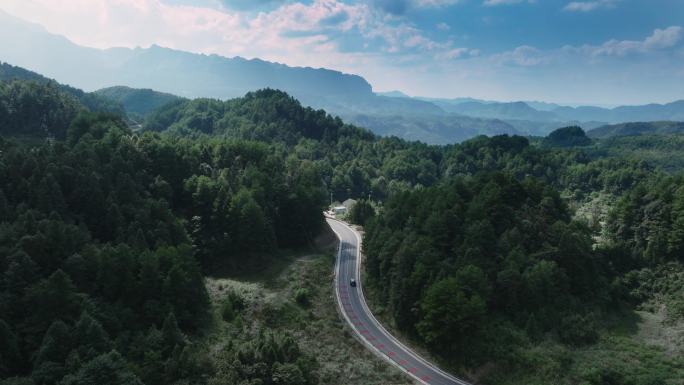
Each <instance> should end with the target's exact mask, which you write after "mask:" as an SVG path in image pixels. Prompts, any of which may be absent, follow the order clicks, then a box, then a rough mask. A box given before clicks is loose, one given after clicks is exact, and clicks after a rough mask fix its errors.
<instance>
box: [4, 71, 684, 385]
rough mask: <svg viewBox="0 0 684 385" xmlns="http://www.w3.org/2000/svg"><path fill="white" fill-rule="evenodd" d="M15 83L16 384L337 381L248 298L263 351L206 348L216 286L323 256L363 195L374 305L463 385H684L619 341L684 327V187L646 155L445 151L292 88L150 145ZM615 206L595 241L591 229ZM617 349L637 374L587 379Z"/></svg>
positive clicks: (157, 122) (189, 121)
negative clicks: (306, 98)
mask: <svg viewBox="0 0 684 385" xmlns="http://www.w3.org/2000/svg"><path fill="white" fill-rule="evenodd" d="M2 68H3V69H4V71H5V72H4V73H9V74H10V75H7V76H5V77H4V78H3V79H5V80H3V81H2V82H0V91H1V92H0V136H2V138H1V139H0V257H2V258H1V259H0V272H1V273H2V274H1V275H0V383H2V384H3V385H6V384H88V383H93V382H98V383H101V384H138V383H145V384H170V383H178V384H188V383H198V384H203V383H211V384H219V383H226V382H228V383H239V384H258V383H262V384H292V385H294V384H302V383H306V384H315V383H317V382H318V381H319V379H318V377H317V375H316V373H318V371H319V370H323V369H320V368H325V363H324V362H319V361H317V360H318V359H320V357H319V358H317V357H315V356H314V357H312V356H310V355H308V354H305V353H303V350H302V349H300V346H299V345H298V344H299V342H298V341H297V340H295V339H294V338H293V337H292V336H291V335H289V334H283V333H280V332H278V331H277V330H272V329H271V327H273V328H274V327H275V326H273V325H277V324H278V322H276V321H277V320H274V318H277V317H279V315H282V316H283V317H287V314H289V313H287V312H286V311H283V313H277V312H275V313H268V311H267V310H264V309H260V311H262V312H263V314H262V313H259V314H261V315H262V316H263V318H264V319H266V320H267V325H270V326H269V327H262V326H260V325H261V324H258V323H254V324H252V323H250V322H249V321H250V320H248V319H243V318H240V317H237V318H236V319H239V320H240V321H234V320H233V318H234V317H233V315H234V314H235V313H239V312H240V311H242V309H244V307H245V306H246V305H245V303H244V299H243V298H241V297H239V296H236V295H233V294H230V295H229V296H228V300H227V302H225V303H223V304H222V305H221V306H222V307H221V317H222V318H223V320H224V321H225V322H234V323H235V325H239V326H235V327H236V328H239V334H240V338H243V339H244V338H247V337H246V336H248V337H249V341H251V342H249V343H247V342H244V343H240V345H239V346H236V345H233V344H232V343H229V344H227V345H226V346H223V347H222V349H223V350H221V351H220V352H218V353H217V352H215V351H211V350H210V349H209V348H208V347H207V346H206V345H203V344H201V343H198V341H201V340H202V338H203V336H204V333H206V331H207V330H214V329H212V328H214V327H215V326H214V325H212V324H211V323H212V322H213V321H212V320H215V317H214V313H213V308H212V305H210V301H209V298H210V297H209V295H208V293H207V289H206V285H205V280H204V276H207V275H209V276H224V275H226V274H230V273H232V272H238V271H241V270H243V269H246V268H249V267H251V268H252V269H257V270H259V269H261V270H266V268H267V266H269V265H270V264H277V263H278V262H279V261H278V258H279V256H280V255H282V251H283V250H285V249H290V250H291V249H298V248H304V247H307V246H309V245H311V244H312V243H313V240H314V238H315V237H316V236H317V235H318V234H319V233H320V232H321V230H322V229H323V225H324V222H323V217H322V214H321V212H322V211H323V210H324V208H325V207H326V205H327V203H328V200H329V199H330V198H332V199H334V200H340V201H342V200H345V199H347V198H354V199H359V198H362V199H361V200H360V203H359V204H358V205H357V206H356V207H355V209H354V210H352V213H351V217H350V218H351V219H352V220H354V221H357V222H359V223H362V224H365V225H366V231H367V235H366V238H365V240H364V246H365V250H366V254H367V258H368V259H367V261H368V263H367V273H368V280H369V281H368V286H369V287H370V288H371V289H373V290H372V292H371V293H372V294H373V301H374V302H375V303H376V304H379V305H380V306H381V307H382V308H384V309H385V310H386V315H387V316H389V317H390V319H391V320H392V321H393V323H394V324H396V326H397V327H398V328H399V330H401V331H403V332H404V333H406V335H408V336H409V337H410V338H413V339H414V340H415V342H416V343H418V344H421V345H423V346H425V347H427V348H428V349H430V350H431V352H432V353H434V354H436V355H437V356H438V357H439V358H440V359H441V360H442V362H444V363H446V364H447V366H448V367H449V368H451V369H454V370H457V371H458V372H459V373H460V372H461V371H464V372H467V373H473V372H475V371H484V372H486V373H484V375H481V374H478V376H479V377H480V378H483V379H485V380H486V381H485V383H491V384H496V383H502V384H504V383H509V384H522V383H525V384H530V383H540V384H541V383H550V382H553V383H559V384H570V383H586V384H592V385H598V384H605V383H611V384H625V385H627V384H630V385H646V384H651V385H652V384H675V383H676V382H673V381H675V380H676V379H677V376H681V375H682V371H683V369H682V368H684V363H683V362H681V359H680V358H677V357H680V356H679V355H677V354H674V355H673V356H672V357H673V358H672V357H670V358H667V359H666V358H663V357H665V356H664V355H665V353H663V352H662V351H660V350H652V348H651V347H650V346H647V345H646V344H645V343H643V342H634V341H633V340H629V342H624V340H619V339H615V338H617V337H615V336H614V335H612V334H606V333H611V330H613V329H611V325H610V322H609V320H615V319H617V320H625V319H629V317H631V316H630V315H633V314H634V313H633V310H634V309H640V310H644V311H652V312H655V310H653V309H658V308H663V309H667V310H666V311H667V317H668V318H667V319H668V320H669V321H668V322H675V323H676V322H680V321H681V320H682V314H684V313H682V310H681V309H682V304H681V294H682V290H683V289H682V286H681V285H680V284H679V283H678V279H679V278H678V277H681V274H682V273H681V272H682V271H684V269H682V268H681V253H682V250H684V246H683V245H684V243H683V242H684V241H683V240H684V236H681V234H680V233H682V223H680V222H682V218H681V217H682V216H683V215H684V211H682V210H683V207H684V201H683V200H682V199H684V198H682V194H681V190H682V187H681V186H682V178H681V176H677V175H671V174H670V173H671V172H673V171H676V170H677V169H663V168H661V167H660V166H661V164H659V163H657V162H645V161H642V160H641V159H639V157H638V156H635V152H634V151H635V149H639V148H641V147H640V144H639V143H640V142H639V143H637V142H629V143H630V145H631V146H632V147H630V149H629V150H627V149H625V150H622V149H621V150H619V151H614V152H609V151H607V150H606V147H602V146H603V144H602V143H604V142H601V141H598V142H592V140H590V139H589V138H587V137H586V136H585V134H584V132H583V131H582V130H581V129H580V128H578V127H568V128H562V129H559V130H557V131H556V132H554V133H553V134H552V135H550V136H549V137H548V138H545V139H528V138H524V137H520V136H508V135H501V136H493V137H484V136H479V137H476V138H474V139H471V140H468V141H465V142H463V143H461V144H458V145H449V146H431V145H427V144H424V143H420V142H408V141H405V140H402V139H398V138H395V137H379V136H376V135H374V134H372V133H371V132H369V131H367V130H365V129H361V128H358V127H355V126H352V125H349V124H345V123H344V122H343V121H342V120H341V119H340V118H336V117H332V116H330V115H328V114H327V113H326V112H325V111H322V110H314V109H311V108H305V107H302V105H301V104H300V103H299V102H298V101H297V100H295V99H294V98H292V97H291V96H289V95H288V94H286V93H284V92H282V91H277V90H271V89H265V90H260V91H255V92H251V93H248V94H247V95H245V97H242V98H238V99H232V100H228V101H220V100H214V99H195V100H185V99H179V100H175V101H172V102H171V103H166V104H164V105H163V106H161V107H160V108H158V109H156V110H155V111H154V112H152V113H150V114H149V115H148V116H147V118H146V119H145V121H144V123H143V126H142V129H141V130H138V129H136V130H135V131H133V130H132V129H131V128H130V127H129V126H128V124H127V123H126V121H125V118H124V117H123V116H122V115H123V112H122V111H121V110H120V109H118V110H117V109H107V108H105V109H104V110H105V111H109V112H102V110H100V109H99V108H96V107H93V106H91V105H90V106H89V105H88V104H87V103H86V102H84V100H85V99H84V98H83V95H89V94H86V93H82V94H81V93H79V92H80V91H78V90H76V91H70V90H69V89H68V88H65V87H63V86H61V85H59V84H57V83H55V82H52V81H49V80H45V79H43V78H40V77H37V76H39V75H35V74H31V73H29V72H27V71H24V70H21V69H19V68H17V67H7V66H4V67H2ZM3 76H4V75H3ZM79 95H81V96H79ZM140 97H143V96H140ZM150 103H152V102H150ZM153 104H154V103H153ZM160 104H161V103H160ZM113 105H117V104H116V103H114V104H113ZM26 138H32V139H33V140H26ZM46 138H49V139H50V140H45V139H46ZM659 143H660V142H659ZM671 151H673V153H676V152H677V149H676V148H671ZM599 198H600V199H599ZM597 201H598V202H601V204H602V206H601V207H600V209H601V210H603V211H606V212H607V214H602V213H599V214H597V215H596V218H595V219H596V220H594V221H589V220H587V218H585V217H584V216H583V215H582V214H581V211H580V210H578V211H577V212H575V211H574V210H573V209H571V207H572V208H578V207H579V208H584V207H585V206H587V205H589V204H594V203H596V202H597ZM601 210H598V211H601ZM364 283H365V282H364ZM302 286H306V284H305V283H303V284H302ZM300 289H301V290H300ZM304 289H305V287H299V288H298V289H297V293H299V294H296V297H297V298H300V299H298V300H297V303H299V305H298V306H300V305H301V307H302V309H306V307H305V305H306V291H305V290H304ZM302 293H304V294H302ZM306 311H307V310H302V314H303V313H306ZM649 314H650V313H649ZM653 314H655V313H653ZM308 317H309V318H308V319H309V320H310V319H313V318H315V317H316V315H315V314H313V313H311V314H310V315H309V316H308ZM282 321H283V322H285V323H287V322H291V320H289V319H285V320H282ZM238 322H239V323H238ZM297 322H300V321H297ZM301 322H304V321H301ZM663 325H665V324H663ZM663 325H661V327H663V328H665V327H667V326H663ZM236 333H238V332H236ZM236 335H237V334H236ZM607 336H608V337H607ZM628 343H629V345H625V344H628ZM611 349H613V350H615V351H619V352H621V353H620V354H625V355H630V357H632V359H633V360H632V361H629V360H628V359H627V358H624V356H620V357H623V358H624V359H622V358H621V360H622V361H624V362H628V361H629V362H632V363H633V364H632V365H631V366H629V367H627V366H625V364H624V363H623V364H620V365H617V364H612V365H608V364H607V363H605V362H600V363H597V364H595V365H594V366H590V368H587V367H586V366H584V365H587V364H585V362H586V361H590V358H588V357H589V356H588V355H587V354H588V353H586V352H587V351H598V352H610V351H611ZM673 349H674V351H675V352H679V351H680V350H677V349H680V348H679V347H675V348H673ZM549 352H551V353H549ZM597 354H604V353H597ZM605 354H606V355H608V353H605ZM613 356H615V354H613ZM215 357H222V360H223V361H221V362H218V361H217V360H216V358H215ZM566 357H571V358H567V359H566ZM602 357H605V356H602ZM634 357H636V358H634ZM668 357H669V356H668ZM224 361H229V362H224ZM654 362H655V364H654ZM535 365H536V366H535ZM530 367H541V368H542V369H543V370H540V371H536V372H534V373H532V372H530V370H529V368H530ZM611 367H614V368H613V369H614V370H615V371H616V373H617V374H615V373H613V372H611V371H610V370H609V369H611ZM483 368H484V369H483ZM613 369H611V370H613ZM503 372H506V373H507V374H508V373H510V374H511V375H507V376H500V374H501V373H503ZM339 376H341V374H338V373H333V374H330V373H327V377H326V378H340V377H339ZM14 377H18V378H14ZM630 378H635V379H636V380H634V381H631V380H630ZM680 378H681V377H680ZM506 381H508V382H506ZM630 381H631V382H630ZM649 381H650V382H649Z"/></svg>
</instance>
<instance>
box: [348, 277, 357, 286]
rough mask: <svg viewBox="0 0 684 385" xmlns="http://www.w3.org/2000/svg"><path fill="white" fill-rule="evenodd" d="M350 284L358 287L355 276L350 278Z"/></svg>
mask: <svg viewBox="0 0 684 385" xmlns="http://www.w3.org/2000/svg"><path fill="white" fill-rule="evenodd" d="M349 286H351V287H356V280H355V279H354V278H352V279H350V280H349Z"/></svg>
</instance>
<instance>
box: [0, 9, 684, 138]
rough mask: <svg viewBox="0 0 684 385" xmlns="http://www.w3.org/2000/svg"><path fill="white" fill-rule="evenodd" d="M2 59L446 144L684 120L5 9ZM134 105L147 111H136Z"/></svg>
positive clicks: (681, 114) (69, 78) (0, 17)
mask: <svg viewBox="0 0 684 385" xmlns="http://www.w3.org/2000/svg"><path fill="white" fill-rule="evenodd" d="M0 55H1V56H0V60H2V61H6V62H9V63H12V64H15V65H19V66H22V67H25V68H28V69H31V70H33V71H37V72H40V73H42V74H45V75H46V76H48V77H51V78H55V79H57V80H58V81H59V82H61V83H65V84H70V85H72V86H74V87H78V88H82V89H85V90H89V91H93V90H99V89H103V88H109V87H114V86H124V87H130V88H135V89H148V90H154V91H157V92H161V93H166V94H173V95H177V96H180V97H186V98H196V97H203V98H217V99H230V98H235V97H241V96H243V95H245V94H246V93H247V92H250V91H254V90H258V89H264V88H272V89H280V90H283V91H285V92H287V93H288V94H290V95H292V96H293V97H295V98H296V99H298V100H299V101H300V102H301V103H302V104H303V105H306V106H311V107H314V108H320V109H325V110H326V111H328V112H329V113H332V114H335V115H339V116H340V117H342V118H344V119H346V120H349V121H351V122H353V123H355V124H363V125H365V126H366V127H367V128H369V129H371V130H373V131H375V132H382V133H385V134H386V135H398V136H401V137H405V138H411V139H420V140H424V141H426V142H428V143H438V144H445V143H453V141H454V140H455V138H462V139H458V140H464V139H467V138H468V137H470V136H473V135H479V134H489V135H494V134H504V133H513V132H514V133H519V134H522V135H535V136H544V135H546V134H548V133H549V132H551V131H553V130H554V129H556V128H558V127H565V126H572V125H579V126H582V127H583V128H585V129H591V128H595V127H599V126H601V125H605V124H610V123H622V122H628V121H644V122H647V121H662V120H673V121H676V120H682V121H684V101H677V102H673V103H669V104H665V105H658V104H650V105H645V106H623V107H617V108H613V109H607V108H601V107H591V106H587V107H568V106H559V105H556V104H552V103H544V102H495V101H488V100H479V99H473V98H454V99H440V98H424V97H410V96H408V95H406V94H404V93H402V92H400V91H390V92H385V93H374V92H373V88H372V86H371V84H370V83H369V82H368V81H366V80H365V79H364V78H363V77H361V76H358V75H353V74H345V73H342V72H339V71H334V70H329V69H324V68H310V67H289V66H287V65H284V64H279V63H272V62H268V61H264V60H260V59H251V60H248V59H244V58H240V57H234V58H226V57H222V56H219V55H204V54H195V53H189V52H184V51H178V50H174V49H170V48H164V47H160V46H157V45H152V46H151V47H149V48H133V49H131V48H110V49H104V50H102V49H95V48H88V47H82V46H78V45H76V44H74V43H72V42H71V41H69V40H68V39H66V38H64V37H62V36H58V35H54V34H51V33H49V32H47V31H46V30H45V29H44V28H43V27H41V26H39V25H37V24H32V23H29V22H26V21H24V20H21V19H18V18H15V17H13V16H11V15H8V14H6V13H3V12H2V11H0ZM118 90H119V91H121V90H122V89H118ZM110 91H111V90H110ZM125 94H126V95H122V94H119V95H111V94H110V95H109V96H110V97H111V96H114V99H117V97H133V98H134V99H135V97H140V93H139V91H131V90H128V91H127V92H125ZM89 95H93V96H94V95H95V94H94V93H91V94H89ZM135 95H137V96H135ZM148 96H149V97H152V96H159V95H154V94H152V95H148ZM152 99H154V98H152ZM162 99H163V98H162ZM117 100H119V102H123V100H122V99H117ZM160 100H161V99H156V101H155V102H153V103H152V104H150V105H148V106H146V107H145V106H143V105H142V104H141V103H142V101H141V100H140V99H138V100H137V102H135V103H130V104H129V106H128V109H127V112H128V113H131V112H132V113H135V114H140V115H144V114H146V113H148V112H150V111H151V110H152V109H153V108H154V107H158V106H159V104H158V103H161V102H160ZM143 104H144V103H143ZM133 105H135V108H138V107H140V108H143V109H144V111H132V110H131V107H134V106H133ZM388 121H391V122H392V125H393V126H390V125H389V124H388V123H387V122H388Z"/></svg>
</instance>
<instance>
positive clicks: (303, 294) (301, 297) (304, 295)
mask: <svg viewBox="0 0 684 385" xmlns="http://www.w3.org/2000/svg"><path fill="white" fill-rule="evenodd" d="M310 297H311V293H310V292H309V289H307V288H305V287H299V288H297V289H296V290H295V292H294V300H295V302H297V303H298V304H300V305H302V306H308V305H309V301H310Z"/></svg>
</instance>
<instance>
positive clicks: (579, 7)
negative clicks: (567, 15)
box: [563, 0, 618, 12]
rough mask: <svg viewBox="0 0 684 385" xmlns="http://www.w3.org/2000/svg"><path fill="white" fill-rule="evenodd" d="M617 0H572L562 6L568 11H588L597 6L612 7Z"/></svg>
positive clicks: (597, 7)
mask: <svg viewBox="0 0 684 385" xmlns="http://www.w3.org/2000/svg"><path fill="white" fill-rule="evenodd" d="M617 1H618V0H596V1H572V2H570V3H568V4H567V5H566V6H565V7H563V10H564V11H569V12H590V11H593V10H595V9H599V8H612V7H614V6H615V3H616V2H617Z"/></svg>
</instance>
